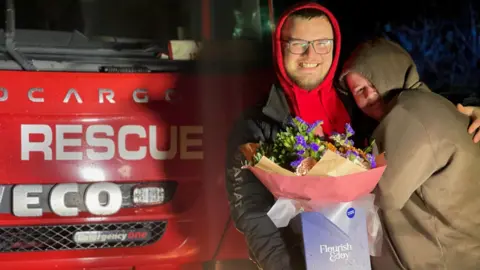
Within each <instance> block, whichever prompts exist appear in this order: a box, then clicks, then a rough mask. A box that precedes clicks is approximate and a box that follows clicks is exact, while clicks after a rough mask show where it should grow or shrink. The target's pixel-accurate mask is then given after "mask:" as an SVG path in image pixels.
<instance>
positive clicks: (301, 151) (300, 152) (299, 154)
mask: <svg viewBox="0 0 480 270" xmlns="http://www.w3.org/2000/svg"><path fill="white" fill-rule="evenodd" d="M303 154H305V150H304V149H300V150H298V151H297V156H302V155H303Z"/></svg>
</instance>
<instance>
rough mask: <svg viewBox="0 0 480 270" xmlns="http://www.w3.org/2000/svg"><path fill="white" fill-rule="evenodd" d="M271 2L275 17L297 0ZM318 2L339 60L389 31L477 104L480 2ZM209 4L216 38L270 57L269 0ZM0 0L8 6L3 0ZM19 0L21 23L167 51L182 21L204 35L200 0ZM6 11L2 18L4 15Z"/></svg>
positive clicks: (435, 75) (445, 88)
mask: <svg viewBox="0 0 480 270" xmlns="http://www.w3.org/2000/svg"><path fill="white" fill-rule="evenodd" d="M272 1H273V5H274V14H275V17H278V16H279V15H280V14H281V12H282V11H283V10H285V9H286V8H287V7H289V6H291V5H292V4H294V3H296V2H298V1H293V0H272ZM315 2H319V3H321V4H323V5H325V6H326V7H327V8H329V9H330V10H331V11H332V12H333V13H334V15H335V16H336V17H337V19H338V21H339V23H340V27H341V32H342V39H343V42H342V55H341V61H343V60H345V58H346V57H348V55H349V53H350V52H351V50H352V49H353V48H354V47H355V46H356V45H357V44H358V43H360V42H361V41H363V40H365V39H368V38H371V37H374V36H385V37H387V38H390V39H392V40H394V41H397V42H399V43H400V44H401V45H402V46H403V47H404V48H405V49H407V50H408V51H409V52H410V54H411V55H412V57H413V59H414V60H415V62H416V64H417V66H418V69H419V72H420V74H421V76H422V79H423V80H424V81H425V82H427V84H428V85H429V86H430V88H432V89H433V90H434V91H437V92H440V93H442V94H444V95H446V96H447V97H449V98H450V99H451V100H452V101H454V102H464V103H465V104H470V103H472V104H478V105H480V99H479V98H478V97H477V95H478V92H479V88H480V18H479V10H480V1H473V0H456V1H452V0H444V1H440V0H439V1H436V0H403V1H380V0H369V1H351V0H323V1H322V0H320V1H315ZM210 3H211V10H210V13H211V19H212V22H211V33H212V38H213V39H214V40H231V39H250V40H258V39H262V40H261V42H260V43H261V45H259V47H262V49H261V50H262V53H261V54H260V55H264V56H266V57H265V58H268V57H270V56H271V52H270V50H271V47H270V44H269V42H271V40H269V39H270V36H269V35H270V32H269V30H268V28H269V27H268V24H269V23H270V24H271V23H272V22H269V14H268V0H210ZM0 4H1V5H2V8H4V6H5V0H3V1H0ZM15 5H16V27H17V29H38V30H48V31H78V32H80V33H82V34H83V35H85V36H86V37H88V38H91V37H94V36H110V37H111V36H113V37H127V38H133V39H138V40H143V41H142V42H144V40H147V41H151V42H152V43H155V44H160V47H161V48H163V49H164V50H165V48H166V44H168V40H170V39H175V38H176V35H177V27H178V26H182V27H183V28H184V30H185V35H186V36H185V38H187V39H196V40H199V39H201V38H202V36H201V23H202V22H201V1H200V0H15ZM259 7H260V8H259ZM255 12H257V13H259V14H260V16H261V19H260V21H261V27H258V26H257V27H255V26H253V27H251V26H248V25H253V24H255V23H250V21H252V20H253V19H252V18H253V17H254V16H253V15H252V14H253V13H255ZM3 15H4V14H3V12H2V13H1V15H0V20H2V21H5V17H4V16H3ZM257 15H258V14H257ZM253 21H254V20H253ZM260 32H261V33H260ZM239 53H241V52H239ZM268 62H270V63H271V58H270V59H269V60H268Z"/></svg>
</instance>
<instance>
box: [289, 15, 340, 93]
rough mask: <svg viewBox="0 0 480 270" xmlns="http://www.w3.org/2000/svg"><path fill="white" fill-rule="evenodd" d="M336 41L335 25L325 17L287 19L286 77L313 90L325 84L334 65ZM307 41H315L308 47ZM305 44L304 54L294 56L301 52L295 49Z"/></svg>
mask: <svg viewBox="0 0 480 270" xmlns="http://www.w3.org/2000/svg"><path fill="white" fill-rule="evenodd" d="M333 39H334V36H333V29H332V25H331V24H330V22H329V20H328V18H327V17H326V16H321V17H313V18H310V19H307V18H301V17H291V18H289V19H287V21H286V22H285V25H284V26H283V28H282V40H283V41H285V42H284V43H283V44H284V46H283V64H284V67H285V70H286V72H287V75H288V76H289V77H290V79H291V80H292V81H293V82H295V83H296V84H297V85H298V86H299V87H301V88H303V89H305V90H313V89H315V88H316V87H317V86H318V85H319V84H320V83H321V82H322V81H323V79H324V78H325V76H326V75H327V73H328V71H329V69H330V67H331V66H332V61H333V43H334V42H333ZM297 41H298V42H297ZM305 41H307V42H308V41H314V42H313V43H309V44H308V45H306V44H305ZM302 45H303V47H304V48H305V49H306V50H305V52H303V53H300V54H296V53H292V51H295V52H297V51H299V50H296V49H294V47H296V48H299V46H302ZM313 47H315V50H314V48H313Z"/></svg>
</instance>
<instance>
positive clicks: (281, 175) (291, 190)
mask: <svg viewBox="0 0 480 270" xmlns="http://www.w3.org/2000/svg"><path fill="white" fill-rule="evenodd" d="M385 167H386V166H385V165H383V164H382V166H380V167H377V168H374V169H371V170H366V169H363V168H361V167H360V166H358V165H357V164H354V163H353V162H351V161H349V160H346V159H345V158H343V157H341V156H339V155H337V154H335V153H333V152H330V151H328V152H327V153H326V154H325V155H324V157H323V158H322V159H321V160H320V161H319V162H318V163H317V164H316V165H315V166H314V167H313V168H312V169H311V170H310V172H309V173H308V174H307V175H305V176H297V175H295V174H294V173H293V172H290V171H288V170H285V169H283V168H281V167H280V166H278V165H277V164H275V163H273V162H272V161H270V160H269V159H267V158H265V157H263V158H262V160H261V161H260V162H259V163H258V164H257V165H255V166H247V167H246V168H248V169H249V170H251V171H252V172H253V174H255V176H257V178H258V179H260V181H261V182H262V183H263V184H264V185H265V187H267V189H268V190H270V192H271V193H272V194H273V195H274V196H275V197H276V198H288V199H294V200H297V201H301V202H309V205H310V206H311V207H312V206H313V205H315V206H316V207H318V206H321V205H325V204H330V203H338V202H350V201H354V200H356V199H358V198H360V197H362V196H364V195H366V194H368V193H371V192H372V191H373V189H374V188H375V186H376V185H377V183H378V181H379V180H380V178H381V176H382V174H383V171H384V170H385ZM312 204H313V205H312Z"/></svg>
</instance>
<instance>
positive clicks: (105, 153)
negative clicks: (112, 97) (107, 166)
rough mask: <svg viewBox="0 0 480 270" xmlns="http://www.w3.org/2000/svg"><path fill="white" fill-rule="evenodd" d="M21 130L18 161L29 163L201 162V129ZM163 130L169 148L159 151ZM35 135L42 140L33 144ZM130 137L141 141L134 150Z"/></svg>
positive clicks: (34, 126)
mask: <svg viewBox="0 0 480 270" xmlns="http://www.w3.org/2000/svg"><path fill="white" fill-rule="evenodd" d="M20 129H21V160H30V158H31V156H32V154H34V153H40V155H39V156H43V159H44V160H112V159H116V158H121V159H123V160H142V159H145V158H147V157H151V158H152V159H155V160H170V159H174V158H179V159H183V160H187V159H203V151H202V150H201V147H202V144H203V142H202V139H201V135H202V134H203V127H202V126H170V127H157V126H155V125H149V126H142V125H123V126H120V127H119V128H113V127H112V126H110V125H88V126H86V125H81V124H65V125H63V124H62V125H60V124H57V125H45V124H22V125H21V127H20ZM116 129H117V130H116ZM165 129H168V133H169V134H168V135H167V136H168V137H169V141H168V143H167V144H168V147H165V149H161V150H159V149H158V146H157V138H158V136H165V134H164V132H165ZM35 135H37V136H38V135H43V136H41V137H43V138H42V139H41V140H32V136H35ZM54 135H55V141H54V140H53V138H54ZM98 135H100V137H98ZM72 136H75V137H72ZM130 136H132V137H133V136H136V137H137V138H140V140H138V139H137V140H138V141H139V143H138V144H137V143H136V145H135V147H127V140H128V138H129V137H130ZM42 154H43V155H42ZM177 154H178V156H177ZM37 156H38V154H35V157H37Z"/></svg>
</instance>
